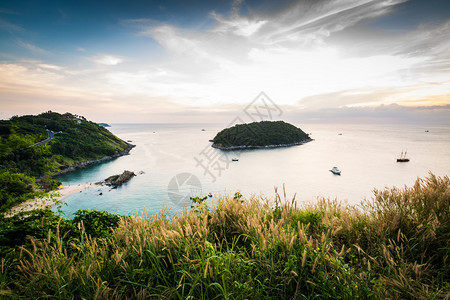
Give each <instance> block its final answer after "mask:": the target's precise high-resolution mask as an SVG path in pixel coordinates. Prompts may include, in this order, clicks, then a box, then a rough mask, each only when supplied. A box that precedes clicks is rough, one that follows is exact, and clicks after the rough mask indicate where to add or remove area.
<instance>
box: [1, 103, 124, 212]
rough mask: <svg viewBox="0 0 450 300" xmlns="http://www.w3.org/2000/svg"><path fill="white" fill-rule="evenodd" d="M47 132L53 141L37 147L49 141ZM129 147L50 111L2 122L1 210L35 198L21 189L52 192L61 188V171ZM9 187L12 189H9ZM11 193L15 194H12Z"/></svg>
mask: <svg viewBox="0 0 450 300" xmlns="http://www.w3.org/2000/svg"><path fill="white" fill-rule="evenodd" d="M47 130H50V131H52V132H54V134H53V137H54V138H53V139H52V140H49V141H48V142H47V143H43V144H42V145H36V144H37V143H38V142H41V141H45V140H46V139H47V138H48V134H47ZM126 147H127V144H126V143H125V142H124V141H122V140H120V139H119V138H117V137H116V136H114V135H113V134H112V133H110V132H109V131H108V130H107V129H105V128H104V127H102V126H99V125H97V124H95V123H93V122H90V121H87V120H86V119H85V118H84V117H82V116H77V115H72V114H70V113H65V114H63V115H61V114H59V113H55V112H51V111H49V112H46V113H42V114H40V115H37V116H32V115H27V116H21V117H18V116H14V117H12V118H11V119H10V120H0V172H2V173H1V174H0V187H1V189H2V191H3V192H4V193H2V195H0V208H1V209H3V210H4V209H6V208H9V207H11V206H12V205H14V204H17V203H20V202H22V201H24V200H26V199H29V198H30V197H33V196H34V195H33V194H32V193H30V191H28V190H27V189H25V188H23V187H22V188H21V189H19V190H20V191H21V192H18V191H19V190H18V189H17V186H18V185H22V186H28V187H31V186H33V190H36V189H37V188H39V189H42V190H44V191H50V190H52V189H55V188H56V187H57V186H58V185H60V182H59V181H57V180H55V179H52V175H53V174H55V173H57V172H58V171H60V170H61V169H64V168H67V167H70V166H73V165H74V164H76V163H78V162H82V161H87V160H94V159H98V158H101V157H104V156H109V155H113V154H117V153H120V152H121V151H123V150H124V149H125V148H126ZM12 174H14V175H12ZM19 174H22V175H23V176H22V177H21V175H19ZM11 176H13V177H14V179H11V178H12V177H11ZM20 180H23V183H19V181H20ZM31 182H32V183H31ZM8 184H11V185H13V186H11V187H10V188H8V187H6V185H8ZM12 189H15V192H14V193H12V194H9V190H12Z"/></svg>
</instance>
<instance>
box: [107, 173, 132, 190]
mask: <svg viewBox="0 0 450 300" xmlns="http://www.w3.org/2000/svg"><path fill="white" fill-rule="evenodd" d="M134 176H136V174H134V172H131V171H127V170H125V171H123V173H122V174H120V175H113V176H109V177H108V178H106V179H105V184H106V185H108V186H113V187H118V186H121V185H122V184H124V183H125V182H128V181H129V180H130V179H131V178H133V177H134Z"/></svg>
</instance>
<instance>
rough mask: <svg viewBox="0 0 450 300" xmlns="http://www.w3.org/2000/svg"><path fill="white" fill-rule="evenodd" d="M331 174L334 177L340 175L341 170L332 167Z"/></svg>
mask: <svg viewBox="0 0 450 300" xmlns="http://www.w3.org/2000/svg"><path fill="white" fill-rule="evenodd" d="M330 172H331V173H333V174H336V175H341V170H339V169H338V167H333V168H332V169H331V170H330Z"/></svg>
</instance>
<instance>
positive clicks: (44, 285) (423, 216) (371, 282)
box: [0, 174, 450, 299]
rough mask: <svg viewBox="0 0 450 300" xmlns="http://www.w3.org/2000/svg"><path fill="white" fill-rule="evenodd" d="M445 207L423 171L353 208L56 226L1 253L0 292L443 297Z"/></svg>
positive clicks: (242, 210)
mask: <svg viewBox="0 0 450 300" xmlns="http://www.w3.org/2000/svg"><path fill="white" fill-rule="evenodd" d="M284 198H285V197H284ZM449 207H450V181H449V178H448V177H447V176H445V177H443V178H441V177H436V176H434V175H432V174H430V175H429V177H428V178H426V179H423V180H422V179H418V180H417V181H416V183H415V185H414V186H413V187H405V188H403V189H398V188H392V189H385V190H381V191H378V190H375V191H374V198H373V199H371V200H370V201H366V202H365V203H364V204H363V205H362V208H359V209H358V208H355V207H350V206H344V205H342V204H340V203H339V202H337V201H330V200H325V199H321V200H319V201H318V202H317V203H315V204H309V205H304V206H302V207H297V204H296V202H295V200H292V201H287V200H286V199H284V200H282V199H281V197H280V196H277V199H276V200H275V203H270V202H269V201H262V200H261V199H258V198H256V197H253V198H250V199H243V198H241V199H234V198H232V197H222V198H220V199H218V202H217V203H216V204H215V207H214V208H213V209H212V208H211V207H207V206H206V205H205V204H199V205H198V206H197V207H195V209H190V210H186V211H184V213H182V214H180V215H178V216H175V217H172V218H169V217H168V215H167V214H166V212H165V211H161V212H160V213H158V214H156V215H154V216H150V217H144V216H133V217H122V218H121V220H120V223H119V226H118V228H117V229H115V230H114V231H113V232H112V234H111V235H110V236H109V237H108V238H92V237H91V236H89V235H88V234H86V232H85V231H83V230H81V234H80V236H79V237H78V238H76V239H71V240H67V237H64V233H63V232H60V231H59V227H57V228H56V229H55V230H54V231H53V232H49V234H48V237H47V239H45V240H35V239H33V238H32V247H31V248H29V249H25V248H22V252H21V255H20V258H19V260H18V261H17V263H16V264H8V262H6V261H5V260H2V264H1V267H2V269H1V275H0V279H1V280H2V285H1V287H2V289H3V290H2V291H1V292H0V295H2V294H3V295H4V296H5V297H6V296H7V295H10V296H11V297H17V296H19V295H20V296H24V297H27V298H58V299H66V298H77V299H78V298H80V299H81V298H89V299H127V298H157V299H159V298H163V299H165V298H167V299H179V298H183V299H247V298H248V299H280V298H282V299H311V298H333V299H341V298H343V299H353V298H364V299H387V298H393V299H398V298H407V299H408V298H409V299H421V298H422V299H445V298H447V299H448V297H449V293H450V285H449V274H450V270H449V261H448V257H449V249H450V246H449V240H450V237H449V232H450V230H449V229H450V228H449V226H450V225H449V222H450V220H449ZM79 226H80V228H83V226H84V224H83V222H81V223H80V225H79ZM14 265H15V267H14ZM13 268H14V269H13ZM15 268H17V269H15Z"/></svg>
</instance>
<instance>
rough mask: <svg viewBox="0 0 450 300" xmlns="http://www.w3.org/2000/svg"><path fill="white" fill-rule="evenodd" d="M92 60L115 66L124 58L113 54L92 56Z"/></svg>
mask: <svg viewBox="0 0 450 300" xmlns="http://www.w3.org/2000/svg"><path fill="white" fill-rule="evenodd" d="M92 61H94V62H95V63H97V64H101V65H107V66H115V65H118V64H120V63H122V62H123V59H122V58H121V57H118V56H113V55H106V54H104V55H99V56H95V57H93V58H92Z"/></svg>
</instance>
